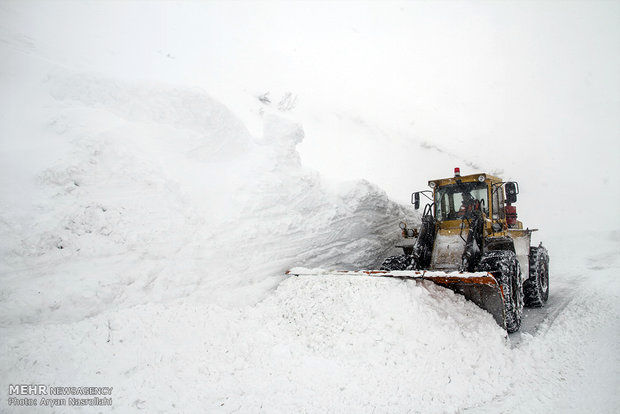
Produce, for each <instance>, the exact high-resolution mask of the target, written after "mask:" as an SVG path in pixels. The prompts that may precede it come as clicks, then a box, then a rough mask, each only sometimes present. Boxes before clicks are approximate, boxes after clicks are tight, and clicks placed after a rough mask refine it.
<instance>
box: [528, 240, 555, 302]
mask: <svg viewBox="0 0 620 414" xmlns="http://www.w3.org/2000/svg"><path fill="white" fill-rule="evenodd" d="M523 290H524V293H525V305H526V306H528V307H531V308H540V307H542V306H544V305H545V302H547V299H548V298H549V254H548V253H547V249H545V248H544V247H543V246H542V245H540V246H538V247H530V277H529V279H527V280H526V281H525V283H523Z"/></svg>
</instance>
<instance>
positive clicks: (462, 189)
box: [435, 182, 489, 221]
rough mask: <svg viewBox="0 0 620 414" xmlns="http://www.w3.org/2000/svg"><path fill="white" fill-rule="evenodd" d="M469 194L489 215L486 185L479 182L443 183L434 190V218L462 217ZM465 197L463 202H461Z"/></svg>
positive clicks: (450, 218)
mask: <svg viewBox="0 0 620 414" xmlns="http://www.w3.org/2000/svg"><path fill="white" fill-rule="evenodd" d="M469 196H471V197H472V198H473V200H475V201H478V202H479V203H480V208H481V209H482V211H483V212H484V214H486V215H487V216H488V215H489V199H488V194H487V185H486V184H485V183H480V182H471V183H461V184H453V185H445V186H442V187H439V188H437V189H436V190H435V218H436V219H437V220H439V221H443V220H457V219H461V218H462V217H463V213H464V211H465V210H466V208H467V207H466V204H467V200H469V199H470V198H469ZM463 199H465V202H463V201H464V200H463Z"/></svg>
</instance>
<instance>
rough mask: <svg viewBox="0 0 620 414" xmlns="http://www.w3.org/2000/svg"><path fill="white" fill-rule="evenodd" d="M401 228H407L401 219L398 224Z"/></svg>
mask: <svg viewBox="0 0 620 414" xmlns="http://www.w3.org/2000/svg"><path fill="white" fill-rule="evenodd" d="M398 226H399V227H400V228H401V229H403V230H405V229H406V228H407V223H405V222H404V221H401V222H400V224H399V225H398Z"/></svg>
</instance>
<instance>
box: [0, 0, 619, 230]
mask: <svg viewBox="0 0 620 414" xmlns="http://www.w3.org/2000/svg"><path fill="white" fill-rule="evenodd" d="M2 7H3V9H4V11H5V12H4V13H3V14H2V27H3V29H4V30H7V28H10V29H15V30H16V31H17V32H22V33H29V36H31V37H33V39H32V41H33V42H36V43H37V44H39V45H43V46H44V47H41V49H43V50H46V51H47V53H48V54H50V55H53V56H54V60H55V61H60V62H61V63H64V64H66V65H68V66H70V67H72V68H83V69H88V70H95V71H100V72H105V73H108V74H114V75H116V76H118V77H122V78H133V79H141V80H144V79H151V80H157V81H162V80H163V81H166V82H169V83H173V84H184V85H187V84H190V85H195V86H198V87H201V88H204V89H205V90H207V91H209V93H210V94H211V95H213V96H214V97H216V98H217V99H218V100H220V101H222V102H224V103H225V104H227V105H228V106H229V107H230V108H231V109H233V110H236V112H237V113H240V114H243V113H244V111H247V107H248V106H250V104H253V102H251V100H252V99H254V97H255V96H258V95H260V94H262V93H265V92H267V91H271V93H272V94H274V95H277V94H278V93H280V94H281V93H283V92H286V91H290V92H292V93H293V94H295V95H297V97H298V105H297V106H298V113H297V114H296V116H295V118H296V120H298V121H300V122H301V123H302V124H303V126H304V128H305V130H306V139H305V140H304V143H303V144H302V145H301V146H300V152H301V154H302V161H303V162H304V164H306V165H308V166H310V167H313V168H315V169H317V170H319V171H320V172H321V173H323V174H324V175H327V176H330V177H335V178H337V179H349V178H358V177H364V178H367V179H369V180H371V181H372V182H375V183H377V184H379V185H380V186H381V187H382V188H384V189H385V190H386V191H387V192H388V194H389V195H390V196H391V197H393V198H394V199H396V200H399V201H402V202H406V201H407V199H408V198H409V194H410V192H411V191H413V190H417V189H425V188H426V180H427V179H428V178H438V177H442V176H446V175H449V174H451V172H452V168H453V167H455V166H460V167H461V170H462V171H463V172H464V173H471V172H477V171H489V172H501V173H502V176H503V177H504V178H506V179H513V180H518V181H519V183H520V185H521V191H522V193H521V198H520V202H519V212H520V216H521V217H522V218H523V219H524V221H525V222H526V225H529V226H530V227H541V228H545V229H552V228H553V229H558V230H561V228H562V227H564V226H567V225H570V226H571V227H574V226H575V224H577V225H578V226H588V227H590V228H595V229H602V228H605V227H606V226H609V225H611V226H612V227H614V228H618V226H619V225H620V219H619V218H618V214H617V207H616V206H618V204H619V203H620V196H619V192H618V191H617V190H616V189H617V188H618V186H619V184H620V183H619V182H618V176H619V174H618V172H619V167H618V163H617V159H618V155H620V132H619V131H620V117H619V116H618V115H619V114H620V101H619V99H618V96H619V92H620V54H619V53H618V50H620V25H618V22H619V21H620V4H619V3H617V2H570V3H568V2H524V3H514V2H501V3H489V2H474V3H469V2H456V3H452V2H442V3H430V2H405V3H398V2H388V3H386V2H380V3H379V2H355V3H352V2H342V3H340V2H329V3H327V2H325V3H323V2H321V3H318V2H292V3H286V2H282V3H280V2H251V3H241V2H209V3H166V2H156V3H144V2H137V3H127V2H113V3H84V2H73V3H61V2H49V3H27V4H25V5H23V4H20V12H19V13H15V12H12V10H13V8H15V7H17V3H10V2H9V3H3V6H2ZM24 7H26V8H28V10H27V12H25V11H24ZM76 16H78V17H76ZM94 51H96V52H94ZM50 58H51V56H50ZM245 121H246V124H247V125H248V127H250V129H251V130H252V128H253V126H254V125H256V127H255V129H256V130H255V131H252V132H257V133H259V132H260V126H259V124H258V123H256V122H255V120H254V118H252V117H250V116H248V117H247V119H246V120H245ZM351 131H353V132H356V133H354V134H352V133H351ZM421 146H422V147H424V148H425V149H429V147H430V149H431V150H432V151H430V152H429V151H421ZM446 153H448V154H451V155H455V154H459V156H460V157H457V160H456V161H457V162H455V157H454V156H443V155H445V154H446ZM429 155H431V156H434V159H433V162H432V163H430V162H429V161H428V160H426V161H425V159H427V158H428V157H429ZM459 160H462V161H463V162H462V163H460V165H454V164H455V163H458V161H459ZM466 162H469V163H470V166H468V165H467V164H466ZM471 165H473V166H475V167H478V168H474V167H472V166H471Z"/></svg>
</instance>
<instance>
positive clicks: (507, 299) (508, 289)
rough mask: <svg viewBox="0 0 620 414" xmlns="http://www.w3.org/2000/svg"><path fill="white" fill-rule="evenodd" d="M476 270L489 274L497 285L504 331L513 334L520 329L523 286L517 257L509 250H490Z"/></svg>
mask: <svg viewBox="0 0 620 414" xmlns="http://www.w3.org/2000/svg"><path fill="white" fill-rule="evenodd" d="M478 270H481V271H485V272H490V273H491V274H492V275H493V276H494V277H495V278H496V279H497V282H498V283H499V285H500V287H501V290H502V296H503V299H504V320H505V322H506V330H507V331H508V333H513V332H516V331H518V330H519V328H520V327H521V316H522V315H523V285H522V283H521V267H520V266H519V260H518V259H517V255H516V254H515V253H514V252H512V251H510V250H492V251H489V252H486V253H485V254H484V255H483V256H482V258H481V259H480V264H479V265H478Z"/></svg>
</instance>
